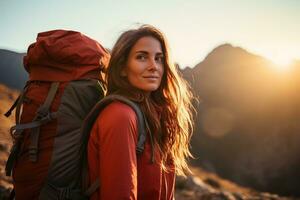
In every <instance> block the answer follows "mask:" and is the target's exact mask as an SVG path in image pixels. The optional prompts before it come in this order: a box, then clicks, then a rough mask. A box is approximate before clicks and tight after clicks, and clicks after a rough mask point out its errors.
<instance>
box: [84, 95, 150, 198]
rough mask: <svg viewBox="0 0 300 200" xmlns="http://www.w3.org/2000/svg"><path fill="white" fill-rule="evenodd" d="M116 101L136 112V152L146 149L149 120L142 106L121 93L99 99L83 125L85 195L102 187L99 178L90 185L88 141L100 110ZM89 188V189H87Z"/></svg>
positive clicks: (89, 194) (140, 152) (138, 153)
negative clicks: (88, 178)
mask: <svg viewBox="0 0 300 200" xmlns="http://www.w3.org/2000/svg"><path fill="white" fill-rule="evenodd" d="M114 101H119V102H122V103H125V104H126V105H129V106H130V107H131V108H132V109H133V110H134V112H135V114H136V116H137V126H138V142H137V147H136V153H137V155H140V154H142V153H143V151H144V146H145V141H146V135H147V131H146V126H147V120H146V118H145V116H144V113H143V112H142V111H141V109H140V107H139V106H138V105H137V104H136V103H134V102H133V101H131V100H129V99H127V98H126V97H123V96H121V95H115V94H114V95H109V96H107V97H105V98H103V99H102V100H101V101H99V102H98V103H97V104H96V105H95V106H94V108H93V109H92V111H91V112H90V113H89V114H88V116H87V117H86V119H85V122H84V125H83V129H82V130H83V137H84V140H83V141H84V143H85V144H84V145H83V147H85V149H84V150H83V151H82V152H83V153H84V154H83V160H84V161H83V162H82V163H83V167H82V169H83V171H82V178H83V183H82V184H83V188H84V195H85V196H88V197H89V196H91V194H93V193H94V192H95V191H96V190H97V189H98V188H99V187H100V181H99V178H98V179H97V180H96V181H95V182H94V183H92V184H91V185H90V186H89V187H87V186H88V180H87V179H86V177H88V170H87V156H86V155H87V151H86V149H87V143H88V138H89V134H90V131H91V129H92V127H93V124H94V122H95V121H96V119H97V117H98V116H99V114H100V112H101V111H102V110H103V109H104V108H105V107H106V106H107V105H108V104H110V103H112V102H114ZM86 188H87V189H86Z"/></svg>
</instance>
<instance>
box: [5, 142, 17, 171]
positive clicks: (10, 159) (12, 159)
mask: <svg viewBox="0 0 300 200" xmlns="http://www.w3.org/2000/svg"><path fill="white" fill-rule="evenodd" d="M19 149H20V144H19V142H17V143H15V144H13V146H12V147H11V150H10V154H9V156H8V159H7V161H6V165H5V174H6V176H11V172H12V168H13V165H14V162H15V160H16V158H17V156H18V153H19Z"/></svg>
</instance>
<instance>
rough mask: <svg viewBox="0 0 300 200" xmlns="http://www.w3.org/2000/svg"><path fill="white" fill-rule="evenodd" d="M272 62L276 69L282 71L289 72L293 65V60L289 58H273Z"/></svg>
mask: <svg viewBox="0 0 300 200" xmlns="http://www.w3.org/2000/svg"><path fill="white" fill-rule="evenodd" d="M270 60H271V61H272V62H273V63H274V67H275V68H276V69H278V70H280V71H286V70H289V69H290V67H291V64H292V59H291V58H288V57H278V56H277V57H273V58H270Z"/></svg>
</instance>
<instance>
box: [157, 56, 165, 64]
mask: <svg viewBox="0 0 300 200" xmlns="http://www.w3.org/2000/svg"><path fill="white" fill-rule="evenodd" d="M155 60H156V61H157V62H159V63H163V61H164V57H162V56H159V57H156V58H155Z"/></svg>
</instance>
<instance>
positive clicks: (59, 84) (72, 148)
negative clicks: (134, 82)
mask: <svg viewBox="0 0 300 200" xmlns="http://www.w3.org/2000/svg"><path fill="white" fill-rule="evenodd" d="M108 61H109V53H108V52H107V51H106V50H105V49H104V48H103V47H102V46H101V45H100V44H99V43H98V42H96V41H95V40H93V39H91V38H89V37H87V36H85V35H83V34H81V33H79V32H75V31H65V30H54V31H49V32H43V33H39V34H38V37H37V41H36V42H35V43H33V44H31V45H30V46H29V48H28V52H27V55H26V56H25V57H24V66H25V69H26V70H27V72H28V73H29V81H28V82H27V83H26V86H25V87H24V90H23V91H22V92H21V95H20V96H19V98H18V99H17V100H16V102H15V103H14V105H13V106H12V108H11V109H10V110H9V111H8V112H7V113H6V116H9V115H10V113H11V112H12V110H13V109H14V108H16V125H15V126H13V127H12V128H11V130H10V132H11V135H12V138H13V140H14V145H13V147H12V150H11V154H10V156H9V158H8V161H7V165H6V174H7V175H11V172H13V180H14V189H15V191H16V198H17V199H19V198H20V199H26V198H39V199H88V197H89V195H90V194H91V193H93V192H94V191H95V190H96V189H97V188H98V187H99V182H98V181H97V182H95V183H93V184H92V185H91V186H89V185H88V183H87V182H88V181H87V161H86V160H87V156H86V154H87V152H86V147H87V142H88V138H89V133H90V129H91V128H92V125H93V123H94V121H95V120H96V118H97V116H98V115H99V113H100V112H101V110H102V109H103V108H104V107H105V106H106V105H107V104H109V103H111V102H112V101H122V102H124V103H126V104H128V105H130V106H131V107H132V108H133V109H134V111H135V112H136V114H137V118H138V130H139V133H138V134H139V137H138V146H137V153H141V152H142V151H143V145H144V142H145V136H146V131H145V120H144V117H143V114H142V112H141V111H140V109H139V107H138V106H137V105H136V104H135V103H134V102H132V101H129V100H128V99H126V98H124V97H121V96H118V95H112V96H109V97H105V98H104V99H103V97H104V88H105V87H104V84H103V81H102V78H101V71H103V69H104V67H105V66H107V64H108ZM100 100H101V101H100ZM12 194H13V193H12Z"/></svg>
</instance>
